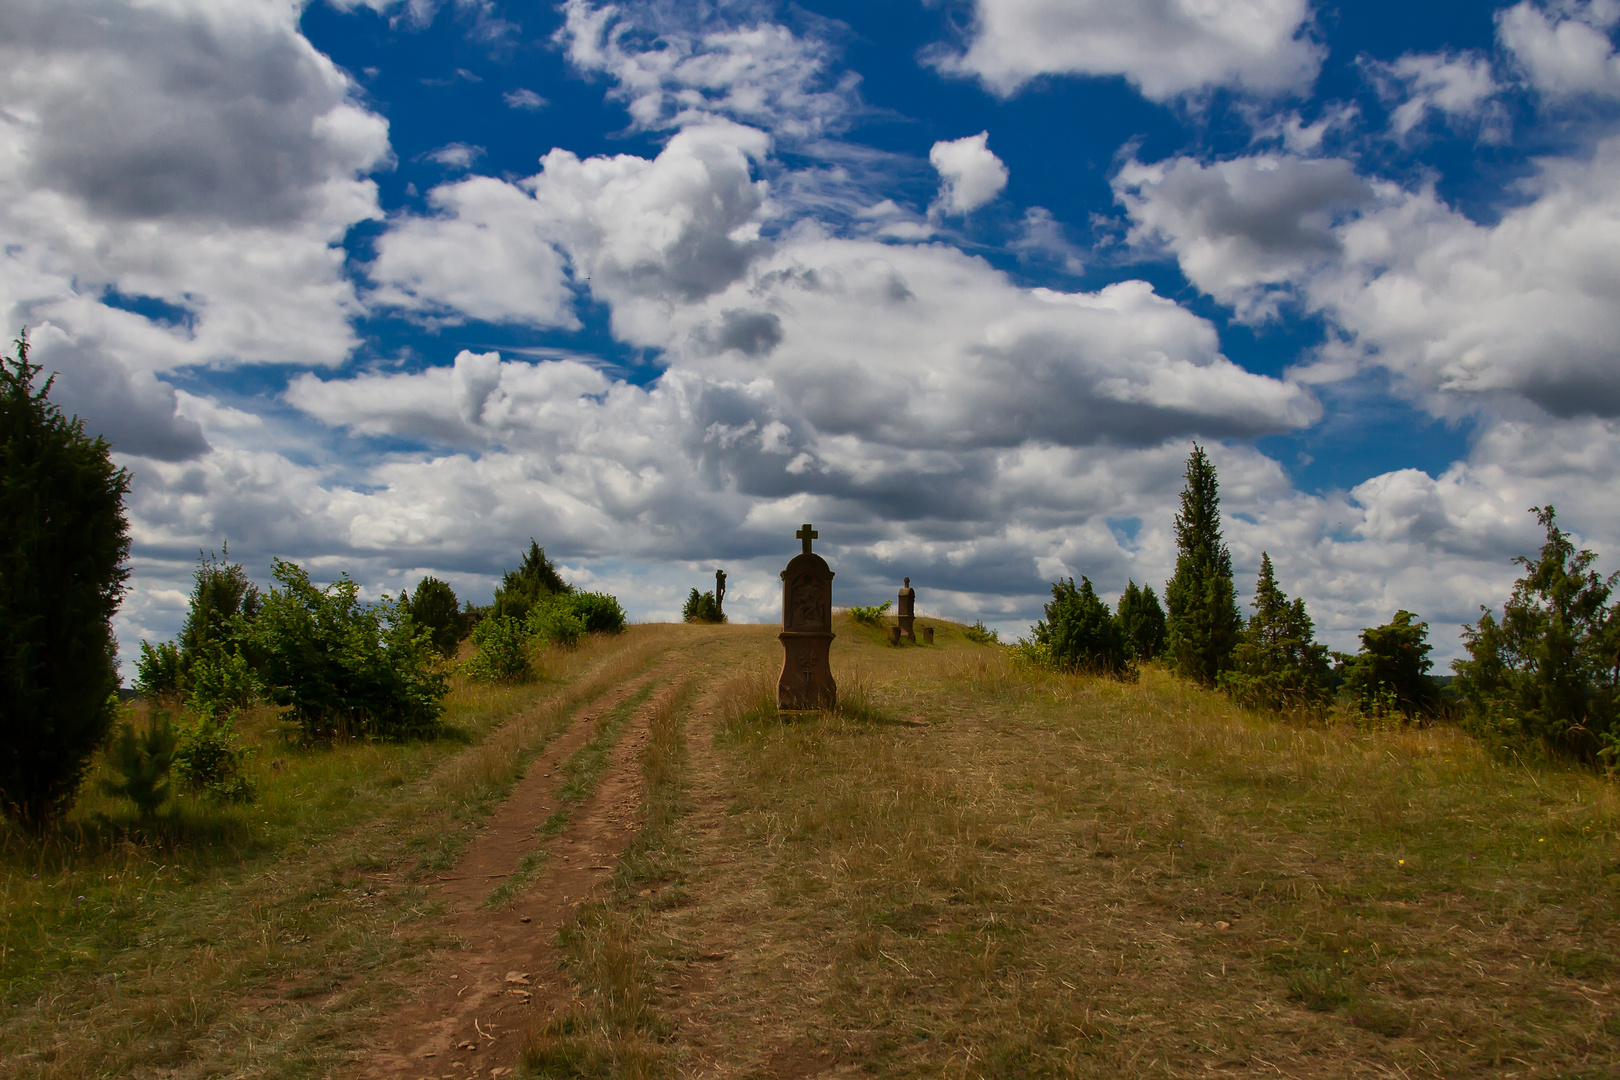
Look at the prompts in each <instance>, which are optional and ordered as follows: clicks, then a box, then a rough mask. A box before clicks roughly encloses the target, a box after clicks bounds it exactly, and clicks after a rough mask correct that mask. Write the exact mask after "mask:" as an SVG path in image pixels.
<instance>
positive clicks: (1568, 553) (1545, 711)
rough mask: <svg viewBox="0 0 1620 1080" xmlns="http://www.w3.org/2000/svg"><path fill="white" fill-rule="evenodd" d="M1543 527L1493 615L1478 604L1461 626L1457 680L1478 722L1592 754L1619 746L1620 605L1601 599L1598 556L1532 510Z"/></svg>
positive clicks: (1603, 588)
mask: <svg viewBox="0 0 1620 1080" xmlns="http://www.w3.org/2000/svg"><path fill="white" fill-rule="evenodd" d="M1533 512H1534V513H1535V515H1536V519H1537V520H1538V521H1539V522H1540V523H1541V524H1542V526H1543V527H1544V528H1545V529H1546V530H1547V539H1546V542H1545V543H1544V544H1543V545H1542V547H1541V552H1540V554H1539V555H1538V557H1536V558H1535V559H1529V558H1525V557H1524V556H1520V557H1519V558H1517V559H1516V560H1514V561H1515V562H1517V563H1519V565H1521V566H1523V567H1524V568H1525V573H1524V576H1523V577H1521V578H1519V580H1518V581H1517V582H1516V583H1515V584H1514V586H1513V595H1512V596H1511V597H1510V598H1509V599H1508V602H1507V604H1506V605H1504V606H1503V609H1502V617H1501V619H1500V620H1498V619H1497V618H1496V617H1495V616H1494V615H1493V614H1492V613H1491V612H1490V611H1489V610H1487V609H1485V608H1481V609H1480V617H1479V621H1478V622H1476V623H1475V624H1474V625H1473V626H1471V627H1468V628H1466V629H1465V630H1464V631H1463V643H1464V645H1465V647H1466V648H1467V649H1468V654H1469V659H1467V660H1459V661H1457V663H1456V664H1455V665H1454V667H1455V669H1456V672H1457V681H1456V683H1455V688H1456V690H1457V692H1458V694H1459V695H1460V696H1461V698H1462V700H1463V702H1464V706H1465V708H1466V710H1467V714H1468V717H1467V719H1468V720H1469V722H1470V723H1471V724H1472V725H1473V726H1474V727H1475V729H1476V730H1479V729H1482V728H1483V729H1487V730H1489V731H1490V732H1493V733H1498V732H1499V733H1502V734H1506V735H1509V736H1522V737H1527V738H1531V739H1539V740H1542V741H1544V742H1545V743H1547V744H1549V745H1551V746H1553V747H1556V748H1558V749H1561V750H1564V751H1566V752H1570V753H1574V754H1576V755H1578V756H1581V757H1586V758H1591V757H1594V756H1597V755H1605V756H1608V757H1609V758H1610V759H1611V760H1612V759H1614V758H1615V757H1616V755H1617V754H1620V605H1617V606H1616V607H1614V608H1611V607H1609V606H1608V602H1609V597H1610V595H1611V594H1612V593H1613V591H1614V586H1615V580H1616V577H1620V575H1611V576H1609V577H1608V578H1600V577H1598V575H1597V572H1596V571H1595V570H1593V569H1592V563H1593V562H1594V561H1595V560H1596V558H1597V557H1596V556H1595V555H1594V554H1593V553H1592V552H1590V551H1585V550H1582V551H1579V552H1577V551H1576V550H1575V545H1574V544H1573V543H1572V542H1571V541H1570V539H1569V534H1568V533H1566V532H1564V531H1563V530H1562V529H1560V528H1559V527H1558V522H1557V520H1556V516H1555V514H1554V511H1553V508H1552V507H1551V506H1545V507H1538V508H1536V509H1535V510H1534V511H1533Z"/></svg>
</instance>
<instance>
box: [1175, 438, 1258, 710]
mask: <svg viewBox="0 0 1620 1080" xmlns="http://www.w3.org/2000/svg"><path fill="white" fill-rule="evenodd" d="M1186 475H1187V486H1186V487H1184V488H1183V489H1182V491H1181V512H1180V513H1179V514H1177V515H1176V573H1175V576H1174V577H1173V578H1171V579H1170V582H1169V584H1167V585H1166V586H1165V587H1164V598H1165V602H1166V604H1167V605H1168V606H1169V609H1170V610H1169V613H1168V615H1167V617H1166V619H1165V655H1166V657H1167V658H1168V659H1169V661H1170V666H1171V667H1172V668H1173V669H1174V670H1175V671H1176V673H1177V674H1179V675H1181V676H1183V677H1185V678H1188V679H1193V680H1195V681H1197V682H1199V683H1202V684H1203V685H1205V686H1214V685H1215V681H1216V679H1217V678H1219V677H1220V674H1221V672H1223V671H1225V670H1226V669H1227V668H1228V667H1230V666H1231V659H1232V650H1233V649H1234V648H1235V647H1236V646H1237V639H1238V631H1239V630H1240V629H1241V627H1242V625H1243V616H1242V613H1241V612H1239V611H1238V606H1237V600H1236V598H1235V596H1234V592H1233V588H1232V553H1231V552H1230V551H1229V550H1227V547H1226V544H1225V543H1224V542H1223V541H1222V540H1221V500H1220V487H1219V484H1218V482H1217V481H1216V478H1215V466H1214V464H1213V463H1212V462H1211V461H1210V460H1209V456H1208V455H1207V454H1205V453H1204V448H1203V447H1202V446H1199V445H1198V444H1197V443H1194V444H1193V452H1192V455H1191V456H1190V457H1188V458H1187V474H1186Z"/></svg>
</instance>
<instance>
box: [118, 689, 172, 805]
mask: <svg viewBox="0 0 1620 1080" xmlns="http://www.w3.org/2000/svg"><path fill="white" fill-rule="evenodd" d="M178 742H179V740H178V737H177V736H176V734H175V730H174V723H173V722H172V721H171V720H170V719H169V714H168V713H167V712H164V711H163V710H161V709H155V710H153V712H152V715H151V717H150V718H149V720H148V722H147V725H146V729H145V730H144V731H140V732H137V731H136V730H135V728H134V726H133V725H132V724H129V723H123V724H120V725H119V726H118V735H117V737H116V738H114V739H113V741H112V744H111V745H110V746H108V747H107V767H108V768H109V769H111V770H112V772H113V773H114V774H115V776H116V778H115V779H103V780H102V781H101V789H102V790H103V791H105V792H106V793H107V794H109V795H122V796H124V797H125V798H127V799H128V800H129V801H130V802H132V803H134V804H135V809H136V811H137V812H138V813H139V814H140V815H141V817H143V818H146V817H151V816H152V815H153V814H155V813H157V811H158V808H159V807H161V806H162V805H163V804H164V803H165V802H167V801H168V799H169V794H170V791H171V785H170V783H169V770H170V768H171V767H172V766H173V764H174V753H175V749H176V747H177V746H178Z"/></svg>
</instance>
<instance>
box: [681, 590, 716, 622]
mask: <svg viewBox="0 0 1620 1080" xmlns="http://www.w3.org/2000/svg"><path fill="white" fill-rule="evenodd" d="M681 618H682V619H683V620H684V621H686V622H691V623H723V622H725V621H726V616H725V613H724V612H722V611H721V610H720V605H719V603H718V602H716V600H715V598H714V593H713V592H706V593H700V592H698V591H697V590H696V589H693V590H692V592H691V593H690V594H689V595H688V596H687V598H686V603H685V604H684V605H683V606H682V607H681Z"/></svg>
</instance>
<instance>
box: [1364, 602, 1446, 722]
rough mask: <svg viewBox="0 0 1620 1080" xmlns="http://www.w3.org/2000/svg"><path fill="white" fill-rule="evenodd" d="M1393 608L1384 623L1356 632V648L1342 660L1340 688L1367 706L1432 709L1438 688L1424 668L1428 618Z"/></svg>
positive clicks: (1430, 662)
mask: <svg viewBox="0 0 1620 1080" xmlns="http://www.w3.org/2000/svg"><path fill="white" fill-rule="evenodd" d="M1415 619H1417V616H1416V615H1414V614H1412V613H1411V612H1410V611H1397V612H1396V613H1395V617H1394V618H1393V619H1391V620H1390V621H1389V622H1387V623H1385V624H1384V625H1383V626H1372V627H1368V628H1367V629H1365V630H1363V631H1362V632H1361V651H1360V652H1359V653H1357V654H1356V655H1355V656H1352V657H1351V658H1350V659H1349V660H1347V661H1346V662H1345V664H1344V668H1343V675H1344V689H1345V692H1346V693H1347V694H1349V695H1350V697H1351V699H1352V700H1354V701H1355V702H1356V704H1357V705H1358V706H1360V707H1361V708H1362V709H1364V710H1366V711H1369V712H1370V711H1373V710H1375V709H1380V708H1384V707H1386V705H1387V706H1389V707H1393V708H1394V709H1395V710H1396V711H1398V712H1402V713H1405V714H1406V715H1407V716H1409V717H1410V716H1414V715H1416V714H1418V713H1425V712H1433V711H1434V710H1435V708H1436V707H1437V706H1438V705H1439V702H1440V694H1439V691H1438V690H1437V689H1436V688H1435V685H1434V680H1433V679H1431V678H1429V669H1430V668H1432V667H1433V666H1434V661H1433V660H1430V659H1429V642H1428V635H1429V624H1428V623H1426V622H1415V621H1414V620H1415Z"/></svg>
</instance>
